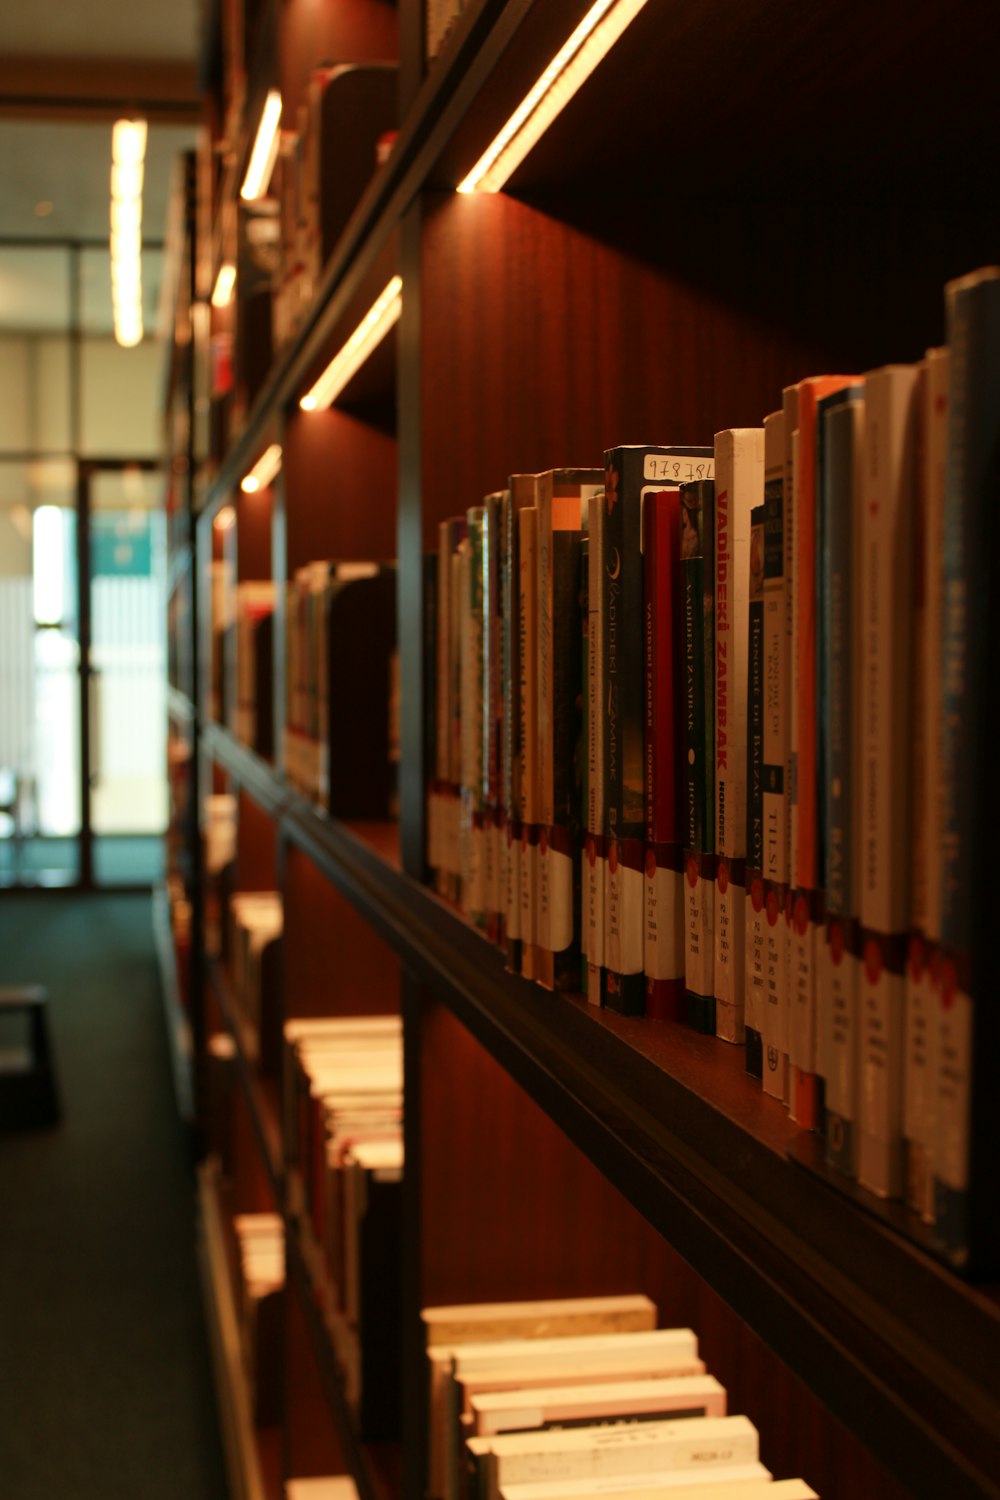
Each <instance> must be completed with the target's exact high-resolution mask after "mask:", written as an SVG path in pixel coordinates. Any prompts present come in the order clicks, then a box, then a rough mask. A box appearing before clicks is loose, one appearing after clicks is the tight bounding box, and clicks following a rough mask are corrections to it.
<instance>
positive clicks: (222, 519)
mask: <svg viewBox="0 0 1000 1500" xmlns="http://www.w3.org/2000/svg"><path fill="white" fill-rule="evenodd" d="M212 525H213V526H214V527H215V529H216V531H228V530H229V529H230V527H232V526H235V525H236V512H235V511H234V510H233V507H232V506H231V505H224V506H223V507H222V509H221V510H220V511H219V514H218V515H217V516H216V518H215V520H214V521H213V522H212Z"/></svg>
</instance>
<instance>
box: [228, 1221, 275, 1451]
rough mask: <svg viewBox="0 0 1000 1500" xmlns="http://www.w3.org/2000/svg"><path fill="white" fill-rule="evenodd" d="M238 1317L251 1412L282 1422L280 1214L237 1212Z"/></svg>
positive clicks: (269, 1422) (264, 1423) (262, 1423)
mask: <svg viewBox="0 0 1000 1500" xmlns="http://www.w3.org/2000/svg"><path fill="white" fill-rule="evenodd" d="M233 1230H234V1232H235V1236H236V1252H237V1271H238V1292H237V1318H238V1323H239V1334H240V1349H241V1353H242V1357H243V1371H244V1375H245V1377H246V1383H247V1391H248V1393H249V1396H250V1411H251V1413H252V1415H253V1420H254V1422H255V1423H256V1425H257V1426H258V1427H270V1426H273V1425H275V1424H276V1423H277V1422H279V1421H280V1420H281V1342H282V1337H281V1336H282V1322H281V1297H282V1294H283V1292H284V1288H285V1226H284V1223H283V1221H282V1218H281V1215H280V1214H275V1213H246V1214H234V1215H233Z"/></svg>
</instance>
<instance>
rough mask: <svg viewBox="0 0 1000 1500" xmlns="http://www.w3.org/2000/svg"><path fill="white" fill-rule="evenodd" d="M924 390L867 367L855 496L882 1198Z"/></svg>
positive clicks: (863, 975)
mask: <svg viewBox="0 0 1000 1500" xmlns="http://www.w3.org/2000/svg"><path fill="white" fill-rule="evenodd" d="M917 398H918V372H917V369H916V367H915V366H912V365H892V366H886V367H884V368H882V369H880V370H874V371H871V372H869V373H868V374H867V375H866V377H865V430H864V439H863V453H864V460H863V469H862V487H861V494H860V496H859V497H858V498H859V499H860V501H861V507H860V541H861V546H860V551H861V560H862V567H861V574H860V580H859V582H860V602H861V618H862V620H863V621H864V627H865V628H864V635H863V640H862V661H861V684H862V690H861V703H860V713H859V716H858V719H857V722H856V728H857V733H858V738H859V744H860V747H861V770H860V787H859V790H860V798H861V812H860V817H861V826H860V839H861V846H860V850H859V857H860V884H859V892H858V908H859V911H858V915H859V919H860V928H861V930H860V934H859V937H860V945H861V965H860V972H859V986H860V988H859V997H858V1015H859V1018H860V1027H861V1029H860V1037H859V1043H860V1057H861V1072H860V1090H859V1113H858V1124H859V1138H858V1180H859V1182H861V1184H862V1185H863V1186H864V1187H867V1188H869V1189H871V1190H872V1191H873V1192H874V1193H876V1194H878V1195H879V1196H880V1197H898V1196H899V1195H900V1193H901V1190H902V1185H903V1154H902V1102H903V1066H904V1059H903V990H904V984H903V971H904V960H905V953H906V934H907V929H908V926H909V884H910V794H909V787H910V676H911V669H912V640H911V631H912V607H913V578H912V548H913V523H914V519H915V513H916V507H915V496H914V485H915V477H916V475H915V462H916V424H917V421H918V419H919V402H918V399H917Z"/></svg>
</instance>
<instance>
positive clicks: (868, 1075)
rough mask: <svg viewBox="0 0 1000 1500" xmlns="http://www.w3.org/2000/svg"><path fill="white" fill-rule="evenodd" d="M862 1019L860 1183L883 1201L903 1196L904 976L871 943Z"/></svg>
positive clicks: (860, 1011) (863, 971) (865, 962)
mask: <svg viewBox="0 0 1000 1500" xmlns="http://www.w3.org/2000/svg"><path fill="white" fill-rule="evenodd" d="M858 1018H859V1021H860V1046H861V1096H860V1111H859V1115H860V1125H861V1140H860V1152H859V1158H858V1181H859V1182H860V1183H861V1184H862V1185H863V1186H864V1187H867V1188H870V1189H871V1190H872V1192H873V1193H877V1194H878V1195H879V1197H881V1198H895V1197H898V1196H899V1194H900V1193H901V1191H902V1186H903V1182H902V1151H901V1137H900V1133H899V1119H900V1111H901V1109H902V1098H901V1094H902V1069H901V1067H900V1065H899V1063H900V1056H901V1052H902V1044H903V976H902V975H901V974H892V973H890V971H889V970H888V969H886V968H885V967H884V966H883V964H882V961H881V954H880V953H879V950H878V944H877V943H876V942H875V941H874V940H873V939H869V940H868V942H867V943H866V945H865V952H864V954H863V955H862V962H861V972H860V985H859V1004H858Z"/></svg>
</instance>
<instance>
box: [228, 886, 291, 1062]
mask: <svg viewBox="0 0 1000 1500" xmlns="http://www.w3.org/2000/svg"><path fill="white" fill-rule="evenodd" d="M283 926H284V917H283V910H282V901H281V896H280V894H279V893H278V892H277V891H239V892H237V893H236V894H235V895H234V896H232V897H231V898H230V902H229V930H230V940H229V944H228V952H229V957H230V965H231V978H232V988H231V994H232V998H233V1004H234V1007H235V1009H236V1020H237V1022H238V1024H239V1027H240V1034H241V1040H242V1042H243V1046H244V1049H245V1051H246V1052H247V1055H248V1056H249V1057H250V1059H251V1060H252V1061H255V1062H257V1061H259V1062H260V1064H261V1067H262V1070H263V1071H265V1072H271V1071H273V1070H274V1069H275V1068H276V1067H277V1063H278V1056H277V1049H278V1047H279V1046H280V1042H279V1040H278V1038H277V1036H276V1030H275V1028H276V1026H277V1024H278V1017H279V998H278V992H279V970H280V964H281V948H280V944H281V936H282V930H283Z"/></svg>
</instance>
